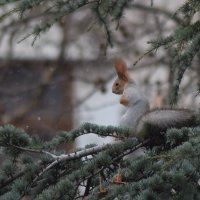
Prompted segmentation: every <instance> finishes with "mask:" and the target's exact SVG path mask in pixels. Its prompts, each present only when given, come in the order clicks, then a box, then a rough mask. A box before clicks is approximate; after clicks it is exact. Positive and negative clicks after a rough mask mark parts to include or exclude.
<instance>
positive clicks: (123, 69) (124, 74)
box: [114, 58, 129, 82]
mask: <svg viewBox="0 0 200 200" xmlns="http://www.w3.org/2000/svg"><path fill="white" fill-rule="evenodd" d="M114 66H115V70H116V72H117V76H118V77H119V79H121V80H123V81H125V82H128V80H129V75H128V71H127V66H126V63H125V62H124V60H123V59H122V58H115V59H114Z"/></svg>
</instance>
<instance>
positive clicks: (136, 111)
mask: <svg viewBox="0 0 200 200" xmlns="http://www.w3.org/2000/svg"><path fill="white" fill-rule="evenodd" d="M114 67H115V70H116V73H117V78H116V80H115V81H114V83H113V86H112V92H113V93H115V94H118V95H121V96H120V100H119V102H120V104H122V105H124V106H125V107H126V112H125V114H124V115H123V116H122V117H121V120H120V127H124V128H128V129H130V130H131V132H132V133H133V136H136V137H141V138H148V137H151V135H153V134H154V135H155V134H160V133H161V132H166V130H167V129H168V128H181V127H191V126H193V125H195V123H196V114H195V112H194V111H192V110H189V109H184V108H159V109H153V110H150V107H149V101H148V99H147V97H146V96H145V95H144V93H143V92H142V91H141V89H140V88H139V86H138V85H137V84H136V83H135V81H134V80H133V79H132V78H131V77H130V75H129V73H128V69H127V66H126V63H125V62H124V61H123V59H121V58H117V59H115V61H114Z"/></svg>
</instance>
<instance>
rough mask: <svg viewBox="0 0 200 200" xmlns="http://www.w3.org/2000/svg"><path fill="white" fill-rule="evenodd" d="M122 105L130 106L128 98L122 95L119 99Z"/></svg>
mask: <svg viewBox="0 0 200 200" xmlns="http://www.w3.org/2000/svg"><path fill="white" fill-rule="evenodd" d="M119 102H120V104H122V105H124V106H127V105H128V100H127V99H126V97H125V96H124V95H122V96H121V97H120V99H119Z"/></svg>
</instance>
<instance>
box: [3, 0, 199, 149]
mask: <svg viewBox="0 0 200 200" xmlns="http://www.w3.org/2000/svg"><path fill="white" fill-rule="evenodd" d="M130 2H131V3H130V6H128V8H127V9H126V10H125V12H124V15H123V17H122V19H121V21H120V22H119V24H117V25H116V24H113V25H112V26H113V27H111V29H112V34H113V38H114V43H113V44H114V46H113V47H112V48H111V47H109V46H107V43H106V34H105V30H104V29H103V27H101V26H99V24H97V23H96V20H95V18H94V16H93V15H92V13H91V11H90V9H89V8H87V7H84V8H81V9H79V10H77V11H76V12H74V13H72V14H70V15H67V16H65V17H63V18H62V20H60V21H59V22H58V23H56V24H55V25H54V26H53V27H52V28H51V29H50V30H49V31H48V32H46V33H44V34H41V36H40V38H38V39H37V40H36V41H35V43H34V45H33V46H32V45H31V43H32V41H33V37H29V38H27V39H25V40H23V41H22V42H20V43H19V41H20V40H21V39H23V38H24V37H25V36H26V35H27V34H29V33H30V32H31V30H32V29H33V27H34V25H35V24H37V23H39V22H40V20H41V17H43V19H44V17H45V18H46V20H48V17H49V16H48V15H47V16H44V15H45V13H44V14H43V16H41V11H42V10H44V7H42V6H41V8H40V7H39V8H37V9H35V10H32V11H31V12H30V13H29V15H27V16H26V17H24V18H23V19H22V20H19V18H18V17H17V16H12V17H10V18H8V19H7V20H5V21H4V22H2V23H0V28H1V33H0V124H1V125H2V124H7V123H11V124H14V125H16V126H17V127H21V128H23V129H25V131H26V132H28V133H30V134H39V136H40V137H41V138H43V139H44V140H49V139H51V138H52V137H53V136H55V135H56V134H57V133H58V132H59V131H60V130H66V131H68V130H71V129H73V128H76V127H78V126H79V125H80V124H82V123H84V122H91V123H96V124H101V125H114V126H117V125H118V122H119V120H120V117H121V115H122V114H123V112H124V108H123V106H121V105H120V104H119V102H118V101H119V96H117V95H115V94H112V92H111V87H112V83H113V81H114V79H115V77H116V74H115V71H114V67H113V59H114V58H115V57H122V58H123V59H124V60H125V61H126V63H127V66H128V68H129V70H130V73H131V76H132V77H133V78H134V79H135V80H136V82H137V83H138V84H139V85H140V86H141V89H142V90H143V91H144V92H145V94H146V95H147V96H148V98H149V101H150V104H151V107H152V108H155V107H162V106H167V105H168V104H169V99H168V97H169V94H170V92H171V91H172V90H171V89H172V88H171V87H172V78H173V73H172V71H173V70H172V63H171V56H172V53H173V49H170V48H168V49H162V48H161V49H159V50H158V51H156V52H152V53H150V54H149V55H147V56H144V58H143V59H142V60H140V61H139V62H138V63H137V64H136V65H134V63H135V62H136V61H137V59H139V58H140V57H141V56H142V55H143V54H144V53H145V52H146V51H147V50H148V49H150V47H151V46H150V45H149V44H148V43H147V42H148V41H151V40H154V39H158V38H159V37H161V36H167V35H169V34H170V33H171V32H172V31H173V30H174V29H175V28H176V27H177V26H178V25H179V24H180V22H181V18H179V17H178V16H173V15H174V13H175V11H176V10H177V8H178V7H180V6H181V4H182V3H183V2H184V1H180V0H179V1H174V0H168V1H163V0H154V1H145V0H137V1H136V0H135V1H130ZM6 9H7V7H6V6H1V8H0V12H2V13H3V11H4V10H6ZM172 16H173V17H172ZM197 65H198V62H195V61H194V63H193V66H191V68H190V69H189V70H188V71H187V72H186V74H187V75H186V76H185V77H184V79H183V81H182V83H181V89H180V98H179V102H178V106H179V107H187V108H191V109H194V110H195V109H197V108H198V106H199V102H200V99H199V97H197V96H196V92H197V88H196V85H197V77H198V76H199V75H200V71H199V70H198V68H197ZM110 140H112V139H111V138H99V137H97V136H95V135H93V134H90V135H88V136H84V137H80V138H79V139H78V140H77V141H76V145H75V146H79V147H80V146H81V147H82V146H84V145H86V144H88V143H104V142H108V141H110ZM69 148H71V146H70V147H69Z"/></svg>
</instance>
